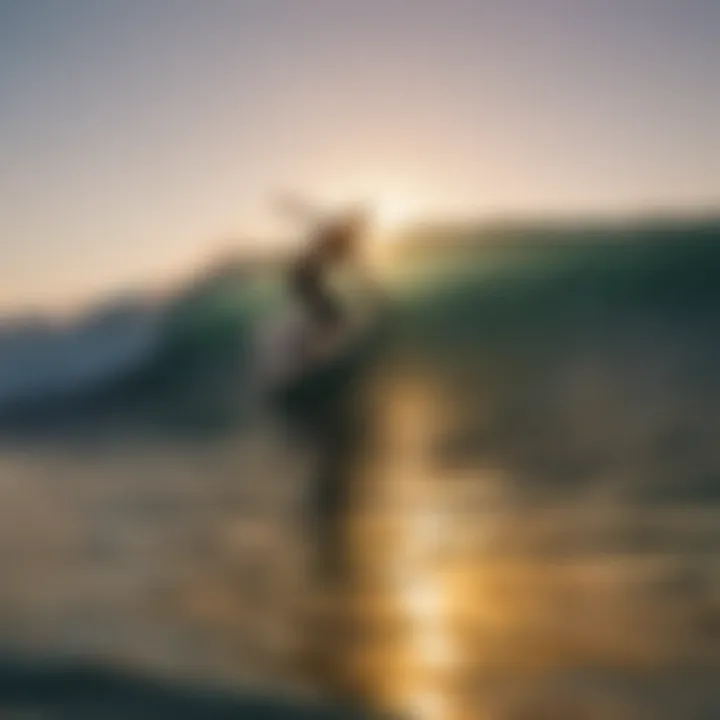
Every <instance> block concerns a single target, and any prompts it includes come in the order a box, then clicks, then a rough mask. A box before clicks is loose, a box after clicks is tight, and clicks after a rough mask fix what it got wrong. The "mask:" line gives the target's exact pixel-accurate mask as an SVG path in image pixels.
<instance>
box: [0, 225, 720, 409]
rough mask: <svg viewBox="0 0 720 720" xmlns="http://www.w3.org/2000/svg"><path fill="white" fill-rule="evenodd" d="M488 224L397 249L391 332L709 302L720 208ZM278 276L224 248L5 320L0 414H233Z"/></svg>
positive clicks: (448, 336) (544, 336)
mask: <svg viewBox="0 0 720 720" xmlns="http://www.w3.org/2000/svg"><path fill="white" fill-rule="evenodd" d="M503 232H504V233H505V235H503V234H502V233H503ZM492 233H494V234H492V236H491V238H490V241H488V237H487V233H486V234H483V232H482V230H478V231H477V232H476V235H475V236H474V240H473V239H472V238H470V235H469V233H468V231H467V230H466V229H464V230H463V233H462V234H461V237H460V238H459V239H457V238H455V239H454V237H453V233H452V231H451V230H448V229H443V230H442V231H438V232H437V233H436V234H437V237H436V238H435V239H434V243H435V246H434V247H432V248H430V250H428V243H427V242H426V243H425V245H426V247H425V250H424V252H423V253H421V255H422V258H420V257H419V256H418V257H413V253H412V252H408V253H404V252H403V251H401V252H400V258H399V260H398V263H399V265H400V266H401V268H402V272H401V273H400V276H402V275H403V273H404V279H402V278H401V279H400V280H397V281H396V284H395V286H394V287H393V288H392V289H391V291H390V295H391V296H392V297H393V299H394V303H395V305H396V306H398V307H396V309H395V312H394V317H395V319H398V320H399V323H398V324H396V325H395V330H398V332H397V333H396V334H397V336H398V338H399V339H398V340H396V342H395V344H396V345H397V344H398V343H405V344H406V346H407V347H406V351H408V352H410V353H413V352H415V353H424V352H428V351H433V352H434V351H435V350H436V349H438V348H458V347H461V346H462V347H465V348H466V347H467V346H468V345H472V344H479V345H482V347H484V348H488V347H489V346H490V345H491V344H492V343H495V342H504V340H503V338H507V337H508V336H509V335H512V334H514V336H515V337H516V338H520V337H523V338H524V339H523V342H525V341H527V342H528V343H536V344H537V343H547V342H550V337H551V335H552V328H553V325H554V324H558V323H559V324H560V325H562V326H563V327H565V328H567V325H568V323H571V324H573V326H574V327H575V326H576V327H577V328H581V327H583V326H588V325H590V324H592V323H597V322H600V315H599V314H598V313H600V314H602V315H603V317H604V318H605V319H603V320H602V322H606V321H609V322H613V320H612V318H616V319H619V318H621V317H622V315H623V313H627V312H628V311H630V310H632V309H633V308H635V309H637V308H638V307H639V306H640V305H642V306H643V307H644V308H645V309H647V308H651V309H652V312H655V313H662V314H665V315H667V313H670V312H672V313H674V312H683V313H684V314H685V315H686V316H687V317H691V316H692V315H694V314H695V315H697V314H698V313H702V312H704V311H706V310H711V311H712V312H713V313H714V312H715V309H716V308H718V307H720V282H718V278H720V242H719V241H720V223H719V222H702V223H697V222H696V223H692V222H688V223H684V224H677V223H675V224H654V225H653V224H650V225H648V226H644V227H637V226H636V227H631V228H629V227H625V228H619V229H618V228H615V229H614V228H611V227H603V228H600V229H598V228H594V229H592V232H590V231H589V230H588V231H586V232H585V233H584V234H583V232H581V231H580V230H578V229H576V228H571V229H563V228H553V229H552V232H550V231H549V230H547V229H546V230H542V228H540V229H535V230H533V229H530V230H528V229H526V228H520V229H517V228H510V229H506V230H497V229H493V230H492ZM426 234H427V231H426ZM441 236H442V237H441ZM469 238H470V239H469ZM420 244H421V245H422V242H421V243H420ZM407 247H408V248H410V249H412V238H410V239H409V243H408V246H407ZM453 265H454V266H455V269H454V270H453V269H452V267H453ZM418 268H424V269H423V270H422V272H415V270H417V269H418ZM427 268H430V270H429V271H426V270H427ZM448 268H451V269H450V270H449V269H448ZM276 280H277V278H275V277H274V276H273V270H271V269H268V268H264V269H263V270H262V271H261V272H258V271H257V270H256V269H251V268H248V267H247V266H244V265H243V264H242V263H241V262H237V261H232V260H231V261H227V260H226V261H223V262H221V263H219V264H217V265H216V266H214V267H212V268H210V270H209V271H207V272H205V273H204V274H203V275H201V276H200V277H198V278H197V279H195V280H194V281H192V282H190V283H189V284H187V285H185V286H184V287H183V288H181V289H180V291H179V292H177V293H175V294H174V295H172V296H170V297H169V298H167V299H165V300H164V301H158V302H148V301H145V300H143V299H142V298H135V299H129V300H127V299H126V300H124V301H118V302H116V303H114V304H112V305H109V306H105V307H101V308H99V309H96V310H94V311H92V312H91V313H89V314H88V315H86V316H85V317H84V318H80V319H79V320H78V321H76V322H75V323H74V324H70V325H67V326H65V327H55V326H51V325H49V324H43V323H42V322H41V321H32V322H27V321H26V322H15V323H14V324H13V325H11V326H6V328H5V329H4V330H2V329H0V416H2V417H4V418H10V419H12V420H16V419H17V418H19V417H32V418H36V417H38V415H47V414H48V412H49V410H50V409H53V410H57V409H61V410H62V411H63V412H64V413H66V414H68V413H69V414H73V413H74V414H80V413H81V411H84V410H86V409H98V408H106V409H108V408H110V409H113V410H118V409H120V408H122V409H128V408H131V409H135V410H137V409H145V410H147V411H148V412H150V410H152V412H153V413H155V415H154V417H155V418H158V417H159V416H164V417H165V418H167V417H173V418H174V419H177V418H185V419H187V420H188V422H190V423H196V422H197V421H198V418H204V419H207V418H215V419H217V418H218V417H221V416H222V417H224V418H225V419H230V420H231V421H233V422H234V421H235V420H236V419H237V417H238V413H240V414H241V412H242V411H243V403H244V402H245V400H246V399H247V396H248V395H249V394H252V391H253V389H256V387H255V386H257V384H258V383H261V382H262V380H261V376H260V375H258V374H257V373H258V370H259V371H260V372H261V373H263V372H264V373H266V374H267V373H268V372H269V373H270V374H272V373H273V368H272V367H271V366H272V364H273V363H275V362H277V363H279V365H280V366H282V365H283V364H284V363H286V362H287V361H288V358H289V356H290V352H289V351H288V350H287V347H286V346H284V345H283V343H279V342H278V341H277V337H274V333H276V332H277V331H278V328H280V325H281V324H282V321H281V323H280V324H277V323H276V322H275V320H271V318H276V319H277V318H278V313H277V312H272V311H271V310H272V308H274V309H275V310H277V309H278V306H279V305H280V304H281V302H280V297H279V295H278V291H279V288H280V283H278V282H276ZM280 316H282V313H280ZM608 318H610V319H609V320H608ZM281 334H282V333H281ZM263 338H264V339H263ZM268 346H270V347H271V348H273V347H274V349H271V350H270V352H269V354H268V350H267V347H268ZM263 347H264V348H265V349H263ZM263 352H264V353H265V357H264V358H263V357H261V362H260V363H258V353H261V354H262V353H263ZM290 361H291V360H290ZM258 365H260V367H259V368H258ZM281 369H282V368H281ZM158 413H159V415H158Z"/></svg>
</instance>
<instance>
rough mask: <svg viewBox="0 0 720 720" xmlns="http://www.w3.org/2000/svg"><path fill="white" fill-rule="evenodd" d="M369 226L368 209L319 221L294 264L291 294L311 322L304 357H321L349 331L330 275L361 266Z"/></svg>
mask: <svg viewBox="0 0 720 720" xmlns="http://www.w3.org/2000/svg"><path fill="white" fill-rule="evenodd" d="M369 224H370V218H369V214H368V212H367V211H366V210H365V209H354V210H351V211H349V212H346V213H344V214H342V215H341V216H339V217H335V218H332V219H330V220H325V221H323V222H320V223H319V224H318V225H317V227H316V228H315V229H314V231H313V232H312V234H311V236H310V241H309V243H308V245H307V246H306V247H305V248H304V249H303V250H302V252H301V253H300V255H299V256H298V257H297V258H296V260H295V261H294V262H293V263H292V265H291V267H290V271H289V276H288V286H289V289H290V292H291V294H292V295H293V296H294V298H295V299H296V300H297V301H298V304H299V306H300V308H302V310H303V312H304V314H305V318H306V320H307V321H309V328H308V329H309V330H310V332H309V333H306V334H305V337H304V338H303V345H304V347H301V348H298V350H299V352H300V355H301V358H303V359H306V360H308V361H310V362H312V359H313V358H314V357H318V356H319V357H320V358H321V357H322V355H323V354H324V352H326V351H327V350H328V349H330V348H331V347H332V345H334V344H335V343H334V342H333V341H340V340H341V338H342V337H343V336H344V335H345V332H344V331H347V330H349V329H350V316H349V312H348V310H347V308H346V307H345V305H344V303H343V300H342V299H341V298H340V297H339V294H338V293H337V292H336V291H334V290H333V288H332V284H331V276H332V273H333V272H334V270H335V269H337V268H340V267H342V266H347V265H352V266H354V267H355V268H357V267H358V265H359V257H360V252H361V249H362V248H361V246H362V242H363V239H364V237H365V236H366V234H367V232H368V228H369Z"/></svg>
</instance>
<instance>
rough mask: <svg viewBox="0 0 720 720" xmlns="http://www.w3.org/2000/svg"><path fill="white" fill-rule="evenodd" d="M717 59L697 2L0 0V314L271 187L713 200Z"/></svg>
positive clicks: (485, 196)
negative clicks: (0, 202) (0, 311)
mask: <svg viewBox="0 0 720 720" xmlns="http://www.w3.org/2000/svg"><path fill="white" fill-rule="evenodd" d="M718 69H720V1H719V0H362V1H360V0H32V1H29V0H0V198H1V199H2V213H0V258H1V262H0V309H6V310H7V309H13V310H17V309H18V308H26V307H35V306H42V307H50V306H53V305H54V304H63V303H67V302H70V301H73V300H75V299H79V298H84V297H90V296H92V295H93V294H94V293H100V292H107V291H109V290H111V289H112V290H114V289H120V288H124V287H126V286H127V287H129V286H132V285H134V284H143V283H148V282H155V281H159V280H162V279H163V278H168V277H171V276H172V275H173V274H174V273H177V272H179V271H180V270H181V269H182V268H187V267H189V266H191V265H192V264H193V263H195V262H200V261H201V260H202V259H203V258H205V257H208V256H211V255H212V254H213V253H214V252H216V251H217V250H218V248H223V247H225V246H227V245H228V244H238V245H242V244H243V243H258V242H260V240H259V238H269V237H272V236H273V234H278V233H280V232H282V231H283V230H284V228H281V227H280V225H279V224H278V222H277V220H276V219H275V218H274V216H273V212H272V211H273V208H272V203H271V199H272V198H273V197H275V196H276V195H277V193H279V192H285V191H293V192H298V193H300V194H303V195H305V196H308V197H309V198H311V199H315V200H317V201H318V202H321V203H338V202H353V201H357V200H371V201H378V202H381V203H385V205H386V206H387V207H388V208H395V209H396V210H398V212H399V209H404V211H405V212H407V213H408V214H414V215H419V216H433V215H443V216H452V215H463V216H468V215H477V216H479V217H482V216H486V215H488V214H497V213H501V214H513V213H532V214H535V215H537V214H543V213H547V214H557V213H562V214H592V215H598V214H624V213H628V212H635V211H645V210H647V209H648V208H658V207H659V208H664V209H670V210H676V209H677V210H681V211H684V210H688V209H692V208H708V207H717V206H718V205H720V82H718V81H717V72H718ZM264 242H269V240H267V239H266V240H264Z"/></svg>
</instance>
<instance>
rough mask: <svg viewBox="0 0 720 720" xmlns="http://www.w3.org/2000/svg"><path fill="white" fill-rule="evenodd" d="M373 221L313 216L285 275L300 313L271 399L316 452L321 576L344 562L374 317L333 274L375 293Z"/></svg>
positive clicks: (314, 521)
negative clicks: (370, 250)
mask: <svg viewBox="0 0 720 720" xmlns="http://www.w3.org/2000/svg"><path fill="white" fill-rule="evenodd" d="M370 227H371V215H370V213H369V212H368V210H367V209H365V208H354V209H351V210H349V211H346V212H344V213H342V214H340V215H337V216H335V217H331V218H329V219H324V220H321V221H319V222H316V223H315V225H314V228H313V230H312V231H311V233H310V236H309V241H308V242H307V244H306V245H305V246H304V247H303V248H302V249H301V251H300V252H299V253H298V255H297V256H296V257H295V258H294V260H293V261H291V263H290V264H289V266H288V269H287V271H286V276H285V282H286V287H287V290H288V292H289V294H290V296H291V298H292V299H293V305H294V307H295V309H296V310H299V311H300V312H301V315H302V317H301V318H299V322H296V323H294V325H295V331H294V332H292V333H290V336H291V338H292V341H291V342H290V343H289V345H285V346H284V350H283V351H282V352H283V354H284V355H286V356H287V355H290V356H291V357H286V360H290V365H289V367H290V368H291V369H290V370H289V371H287V372H285V373H284V374H281V376H280V382H279V384H277V385H276V399H277V400H278V402H279V403H280V406H281V407H282V408H283V409H284V413H283V414H284V416H285V418H286V420H287V421H289V429H290V430H291V434H292V436H293V437H294V438H296V439H297V440H299V441H300V442H301V443H302V444H303V445H304V446H305V447H308V448H310V449H311V450H312V452H313V453H314V454H316V458H317V462H318V466H317V468H316V477H315V480H314V482H313V484H312V491H311V494H310V498H309V500H310V503H309V508H308V509H309V510H310V517H309V523H310V525H311V526H312V527H313V528H314V531H315V533H316V537H317V540H318V556H317V559H318V561H319V568H320V569H321V573H322V574H323V575H326V576H327V574H328V573H330V574H331V575H337V573H338V570H339V569H340V568H341V567H342V566H343V564H344V563H343V553H342V550H341V546H342V544H343V543H342V539H341V536H342V532H343V530H342V529H343V525H344V521H345V518H346V514H347V511H348V509H349V507H350V505H351V504H352V494H353V484H354V483H353V481H352V476H353V468H354V465H355V454H356V453H355V451H354V448H355V445H356V444H357V442H358V441H359V439H360V438H361V437H362V436H363V434H364V433H363V431H362V428H361V417H360V416H361V414H362V413H361V412H360V406H359V403H358V402H357V398H356V395H357V393H358V392H359V388H360V382H359V381H360V377H361V376H362V375H363V374H364V372H365V370H366V369H367V368H368V367H369V365H370V363H368V362H367V360H368V357H367V352H368V350H369V348H370V347H371V346H373V343H372V342H370V338H371V336H372V335H373V333H372V332H369V330H370V326H374V325H375V324H376V323H375V322H371V323H370V324H369V325H367V324H366V325H364V327H363V324H362V323H359V322H358V318H357V313H356V312H355V309H354V308H353V306H352V303H351V302H350V299H349V297H348V295H349V294H345V293H343V292H341V291H339V290H337V289H336V288H335V286H334V285H333V281H334V279H335V274H336V272H341V271H342V270H343V269H347V270H348V271H349V273H348V274H349V275H350V276H351V277H354V278H356V279H361V280H362V283H361V284H362V286H363V290H364V291H363V292H361V293H360V294H361V295H362V296H363V299H364V300H368V299H370V298H368V297H367V296H368V295H369V294H370V293H369V292H368V290H369V289H370V288H371V289H372V295H373V297H376V296H378V292H377V288H376V286H375V283H373V282H371V281H370V277H369V275H368V274H367V273H365V272H364V271H363V262H362V256H363V252H362V251H363V249H364V248H363V246H364V244H365V241H366V238H367V237H368V235H369V230H370ZM350 294H352V293H350ZM371 304H373V305H374V304H375V303H371ZM366 309H369V306H368V308H366ZM372 314H373V315H375V314H376V313H372ZM361 328H362V329H361Z"/></svg>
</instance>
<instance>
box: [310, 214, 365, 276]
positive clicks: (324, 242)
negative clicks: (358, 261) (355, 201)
mask: <svg viewBox="0 0 720 720" xmlns="http://www.w3.org/2000/svg"><path fill="white" fill-rule="evenodd" d="M371 221H372V218H371V213H370V211H369V210H368V208H366V207H355V208H352V209H350V210H347V211H345V212H344V213H342V214H341V215H339V216H337V217H335V218H333V219H331V220H330V221H329V222H328V223H327V224H326V225H325V226H324V227H323V228H322V229H321V230H320V233H319V237H318V240H319V246H320V250H321V252H322V254H323V255H324V256H325V257H326V259H328V260H330V261H335V262H342V261H344V260H349V259H352V258H353V257H355V256H357V254H358V253H359V252H360V250H361V249H362V245H363V242H364V240H365V238H366V236H367V234H368V233H369V230H370V226H371Z"/></svg>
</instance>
